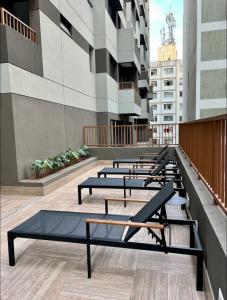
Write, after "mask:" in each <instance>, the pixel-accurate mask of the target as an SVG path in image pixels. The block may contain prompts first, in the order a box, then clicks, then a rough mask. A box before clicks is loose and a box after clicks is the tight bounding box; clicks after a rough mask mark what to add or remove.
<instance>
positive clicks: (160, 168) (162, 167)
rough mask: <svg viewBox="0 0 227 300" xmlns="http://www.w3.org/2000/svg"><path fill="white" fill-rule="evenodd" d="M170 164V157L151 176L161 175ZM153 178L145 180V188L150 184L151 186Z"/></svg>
mask: <svg viewBox="0 0 227 300" xmlns="http://www.w3.org/2000/svg"><path fill="white" fill-rule="evenodd" d="M168 162H169V156H167V157H166V158H165V160H163V162H161V163H160V165H159V166H158V167H157V168H155V169H154V171H153V172H152V173H151V174H150V176H156V175H159V174H160V172H161V171H162V170H163V169H164V168H165V166H166V165H167V164H168ZM152 181H153V180H152V178H147V179H145V180H144V186H147V185H148V184H150V183H151V182H152Z"/></svg>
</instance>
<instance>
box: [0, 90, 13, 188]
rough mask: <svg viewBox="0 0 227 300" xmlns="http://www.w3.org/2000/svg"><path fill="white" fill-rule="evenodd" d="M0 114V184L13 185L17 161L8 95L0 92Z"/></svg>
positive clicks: (10, 102)
mask: <svg viewBox="0 0 227 300" xmlns="http://www.w3.org/2000/svg"><path fill="white" fill-rule="evenodd" d="M0 116H1V118H0V134H1V136H0V137H1V141H0V181H1V185H13V184H14V182H16V181H17V163H16V147H15V135H14V125H13V122H12V119H13V109H12V101H11V97H10V95H3V94H0Z"/></svg>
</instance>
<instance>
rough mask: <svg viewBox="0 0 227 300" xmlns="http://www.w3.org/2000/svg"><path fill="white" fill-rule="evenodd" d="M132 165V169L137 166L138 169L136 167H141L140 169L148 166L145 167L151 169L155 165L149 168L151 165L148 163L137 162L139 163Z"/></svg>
mask: <svg viewBox="0 0 227 300" xmlns="http://www.w3.org/2000/svg"><path fill="white" fill-rule="evenodd" d="M132 167H133V169H136V168H137V169H138V168H142V169H143V168H144V167H149V168H147V169H151V170H152V169H154V168H155V165H154V168H151V167H152V165H150V164H143V163H139V164H137V165H133V166H132ZM133 169H132V170H133ZM144 169H146V168H144Z"/></svg>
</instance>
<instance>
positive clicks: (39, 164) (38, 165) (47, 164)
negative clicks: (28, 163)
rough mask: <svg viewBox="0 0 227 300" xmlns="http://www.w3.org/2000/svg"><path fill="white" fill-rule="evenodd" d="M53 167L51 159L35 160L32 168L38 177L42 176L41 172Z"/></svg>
mask: <svg viewBox="0 0 227 300" xmlns="http://www.w3.org/2000/svg"><path fill="white" fill-rule="evenodd" d="M51 169H53V166H52V163H51V161H50V160H49V159H46V160H34V161H33V162H32V170H33V171H34V172H35V175H36V177H38V176H40V174H41V172H43V171H48V170H51Z"/></svg>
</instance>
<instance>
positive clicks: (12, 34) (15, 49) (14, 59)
mask: <svg viewBox="0 0 227 300" xmlns="http://www.w3.org/2000/svg"><path fill="white" fill-rule="evenodd" d="M0 45H1V51H0V63H11V64H13V65H15V66H17V67H20V68H22V69H25V70H27V71H29V72H32V73H35V74H37V75H40V76H43V64H42V50H41V45H40V44H39V45H38V44H35V43H33V42H32V41H30V40H28V39H26V38H25V37H23V36H22V35H21V34H20V33H18V32H17V31H15V30H13V29H12V28H10V27H7V26H0Z"/></svg>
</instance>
